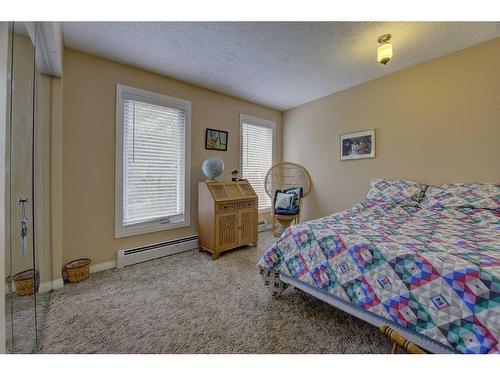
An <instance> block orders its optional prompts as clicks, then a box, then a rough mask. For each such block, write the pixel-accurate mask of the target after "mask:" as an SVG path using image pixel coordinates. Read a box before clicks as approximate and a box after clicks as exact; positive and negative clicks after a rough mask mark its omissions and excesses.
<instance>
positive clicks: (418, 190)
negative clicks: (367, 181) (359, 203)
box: [366, 179, 427, 206]
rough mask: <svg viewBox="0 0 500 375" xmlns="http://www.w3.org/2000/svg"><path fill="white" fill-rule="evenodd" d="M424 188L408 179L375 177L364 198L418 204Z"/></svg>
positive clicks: (401, 203)
mask: <svg viewBox="0 0 500 375" xmlns="http://www.w3.org/2000/svg"><path fill="white" fill-rule="evenodd" d="M426 188H427V185H423V184H418V183H416V182H412V181H408V180H393V181H391V180H384V179H375V180H372V182H371V188H370V190H369V191H368V194H367V196H366V198H367V199H370V200H373V201H376V202H380V203H384V204H391V205H401V206H418V204H419V202H420V200H421V199H422V196H423V194H424V192H425V189H426Z"/></svg>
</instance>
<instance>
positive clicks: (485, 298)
mask: <svg viewBox="0 0 500 375" xmlns="http://www.w3.org/2000/svg"><path fill="white" fill-rule="evenodd" d="M258 268H259V272H260V273H261V275H262V276H263V278H264V280H265V282H266V284H267V285H268V286H269V287H271V288H272V289H273V291H274V293H275V294H279V293H280V292H281V291H283V290H284V289H285V288H286V287H287V285H286V284H285V283H283V282H282V281H281V280H280V279H279V275H280V274H284V275H287V276H289V277H291V278H293V279H296V280H300V281H302V282H305V283H307V284H309V285H311V286H313V287H315V288H319V289H321V290H323V291H324V292H327V293H329V294H331V295H333V296H336V297H338V298H340V299H342V300H344V301H347V302H349V303H350V304H352V305H354V306H356V308H358V309H363V310H366V311H370V312H371V313H374V314H376V315H378V316H380V317H382V318H385V319H387V320H389V321H392V322H394V323H396V324H397V325H398V326H401V327H403V328H405V329H409V330H410V331H413V332H416V333H418V334H421V335H423V336H426V337H428V338H430V339H432V340H434V341H437V342H439V343H441V344H444V345H446V346H447V347H450V348H451V349H453V350H455V351H457V352H461V353H499V351H500V348H499V344H498V339H499V337H500V210H490V209H473V208H456V209H422V208H419V207H410V206H408V207H402V206H392V207H391V206H384V205H381V204H380V203H378V204H377V203H375V202H373V201H370V200H366V201H363V202H361V203H359V204H357V205H355V206H354V207H353V208H351V209H349V210H345V211H342V212H339V213H336V214H333V215H331V216H327V217H324V218H321V219H317V220H312V221H308V222H304V223H300V224H299V225H294V226H292V227H290V228H288V229H287V230H286V231H285V232H284V233H283V234H282V235H281V237H280V238H279V239H278V240H277V241H276V243H275V244H274V245H273V246H272V247H271V248H270V249H269V250H268V251H267V252H266V253H265V254H264V256H262V258H261V259H260V261H259V263H258Z"/></svg>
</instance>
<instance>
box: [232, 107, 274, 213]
mask: <svg viewBox="0 0 500 375" xmlns="http://www.w3.org/2000/svg"><path fill="white" fill-rule="evenodd" d="M243 123H247V124H251V125H255V126H262V127H264V128H270V129H271V130H272V134H273V142H272V144H273V151H272V162H271V166H272V165H274V164H275V163H276V122H275V121H272V120H266V119H263V118H259V117H255V116H250V115H246V114H243V113H240V144H239V154H240V163H239V166H240V173H241V176H242V177H243ZM264 184H265V182H264ZM272 201H273V199H272V197H271V206H269V207H266V208H259V209H258V212H259V213H260V214H264V213H270V212H272V206H273V202H272Z"/></svg>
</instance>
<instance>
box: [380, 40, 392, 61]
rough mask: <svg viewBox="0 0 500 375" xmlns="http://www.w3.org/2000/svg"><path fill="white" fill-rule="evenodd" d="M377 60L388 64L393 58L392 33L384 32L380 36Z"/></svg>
mask: <svg viewBox="0 0 500 375" xmlns="http://www.w3.org/2000/svg"><path fill="white" fill-rule="evenodd" d="M378 42H379V44H380V45H379V46H378V49H377V60H378V62H379V63H381V64H383V65H386V64H387V63H388V62H389V61H390V60H391V58H392V44H391V34H384V35H382V36H381V37H380V38H378Z"/></svg>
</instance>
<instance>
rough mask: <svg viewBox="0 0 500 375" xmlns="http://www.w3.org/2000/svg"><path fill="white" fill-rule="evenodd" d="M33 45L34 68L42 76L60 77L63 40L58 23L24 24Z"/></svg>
mask: <svg viewBox="0 0 500 375" xmlns="http://www.w3.org/2000/svg"><path fill="white" fill-rule="evenodd" d="M24 24H25V26H26V30H27V31H28V34H29V36H30V38H31V41H32V43H33V45H36V57H35V60H36V66H37V68H38V71H39V72H40V73H42V74H47V75H50V76H55V77H62V69H63V48H64V47H63V38H62V28H61V23H60V22H24Z"/></svg>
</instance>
